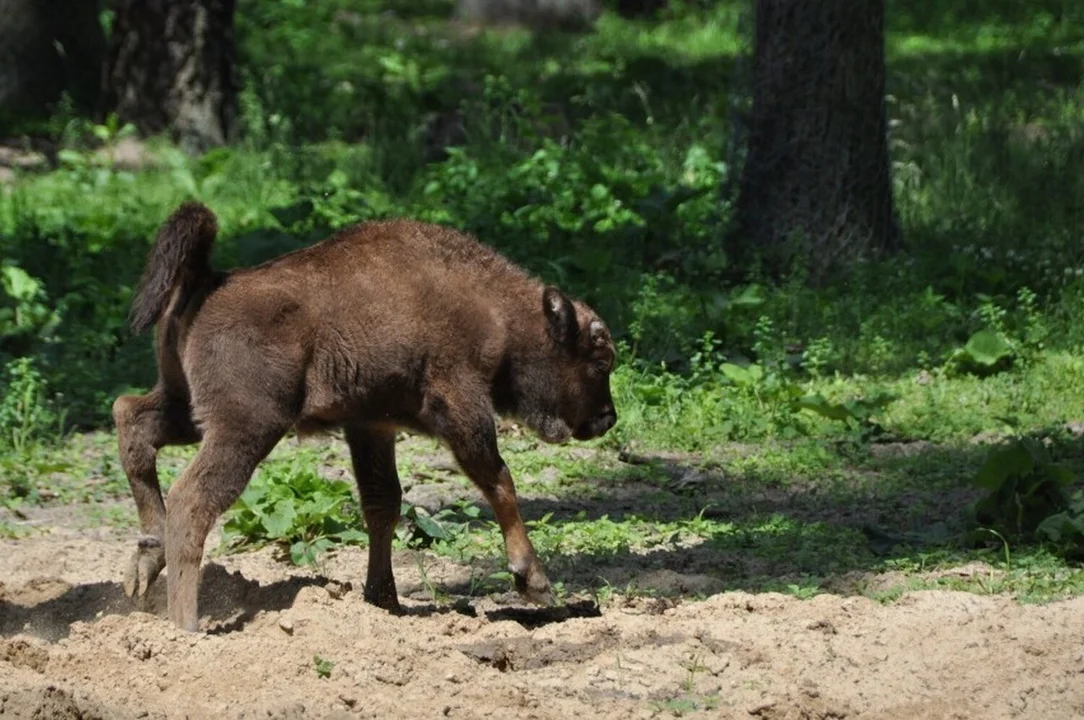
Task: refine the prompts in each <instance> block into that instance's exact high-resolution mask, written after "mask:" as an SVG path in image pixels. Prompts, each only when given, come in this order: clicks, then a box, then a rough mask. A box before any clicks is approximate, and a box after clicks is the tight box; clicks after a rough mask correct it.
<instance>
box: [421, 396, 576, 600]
mask: <svg viewBox="0 0 1084 720" xmlns="http://www.w3.org/2000/svg"><path fill="white" fill-rule="evenodd" d="M467 388H469V385H466V384H461V385H459V386H458V388H457V389H458V390H459V392H447V393H444V394H440V395H433V396H430V397H429V398H427V401H426V403H425V406H424V408H423V419H424V420H425V421H426V422H427V424H428V425H429V426H430V427H431V428H433V430H434V431H435V432H436V434H437V435H438V436H439V437H441V438H442V439H443V440H444V441H445V442H446V443H447V444H448V447H449V448H450V449H451V451H452V454H453V455H454V456H455V459H456V462H458V463H459V466H460V467H462V468H463V472H464V473H466V474H467V477H469V478H470V479H471V481H472V482H473V483H474V484H475V485H476V486H477V487H478V489H479V490H481V491H482V494H483V495H484V496H485V498H486V500H487V501H488V502H489V505H490V507H492V508H493V514H494V515H496V517H497V523H498V524H499V525H500V528H501V535H502V536H503V537H504V548H505V554H506V555H507V557H508V569H509V570H510V571H511V573H512V577H513V579H514V581H515V586H516V590H517V591H518V592H519V594H520V595H521V596H523V598H524V599H526V600H528V601H530V602H532V603H536V604H538V605H553V604H554V602H555V599H554V596H553V592H552V591H551V589H550V581H549V579H548V578H547V577H546V573H545V571H543V569H542V563H541V562H539V560H538V556H537V554H536V553H535V549H534V545H532V544H531V540H530V538H529V537H528V536H527V527H526V526H525V525H524V524H523V518H522V517H521V516H520V514H519V501H518V499H517V497H516V487H515V483H514V482H513V481H512V473H511V472H510V471H509V469H508V466H507V465H506V464H505V462H504V460H503V459H502V458H501V455H500V452H499V451H498V449H497V428H496V426H495V425H494V423H493V412H492V409H491V408H490V407H489V406H488V405H487V404H485V403H482V402H478V401H476V400H473V397H485V395H483V394H481V393H478V394H476V395H471V394H468V393H467V392H464V391H465V390H467Z"/></svg>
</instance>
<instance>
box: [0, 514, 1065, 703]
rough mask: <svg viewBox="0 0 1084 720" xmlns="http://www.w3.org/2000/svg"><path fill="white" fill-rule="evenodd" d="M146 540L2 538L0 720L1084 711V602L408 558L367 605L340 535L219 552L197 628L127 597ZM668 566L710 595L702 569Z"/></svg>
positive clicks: (71, 534) (359, 556) (160, 605)
mask: <svg viewBox="0 0 1084 720" xmlns="http://www.w3.org/2000/svg"><path fill="white" fill-rule="evenodd" d="M130 544H131V540H130V538H129V537H127V536H122V534H120V533H115V534H110V533H107V532H103V531H100V530H98V531H89V530H88V531H79V530H75V529H66V530H63V529H58V530H57V532H55V533H52V534H38V535H35V536H33V537H30V538H25V539H22V540H18V541H6V542H4V543H2V544H0V582H2V583H3V584H2V585H0V716H3V717H5V718H6V717H14V718H23V717H25V718H46V717H47V718H82V719H87V718H137V717H142V718H173V717H178V718H180V717H188V718H256V717H259V718H309V717H312V718H353V717H381V718H383V717H453V718H454V717H463V718H476V717H494V718H570V717H651V716H670V715H672V714H674V713H676V712H684V713H689V712H698V711H706V713H707V714H709V715H711V716H714V717H738V718H741V717H757V718H843V717H848V718H857V717H862V718H866V717H868V718H901V719H903V718H1008V717H1016V718H1070V717H1080V716H1081V715H1084V598H1078V599H1074V600H1068V601H1063V602H1058V603H1054V604H1051V605H1045V606H1036V605H1024V606H1022V605H1019V604H1017V603H1016V602H1014V601H1013V600H1012V599H1010V598H1007V597H996V596H988V597H981V596H977V595H972V594H966V593H952V592H940V591H938V592H932V591H923V592H914V593H910V594H907V595H905V596H904V597H903V598H902V599H901V600H899V601H897V602H895V603H893V604H891V605H881V604H878V603H876V602H874V601H872V600H869V599H866V598H863V597H843V596H838V595H821V596H818V597H816V598H813V599H812V600H805V601H801V600H797V599H794V598H790V597H787V596H783V595H778V594H772V593H767V594H749V593H740V592H739V593H721V594H716V595H713V596H711V597H710V598H709V599H708V600H706V601H703V602H691V601H681V600H674V599H648V598H641V599H626V598H618V599H616V600H614V601H613V602H612V603H610V604H608V605H606V606H604V607H602V608H601V609H600V608H598V607H596V606H594V605H593V604H592V603H590V602H587V601H583V602H578V603H576V602H573V603H570V604H569V605H568V606H567V607H565V608H563V609H557V610H542V609H535V608H530V607H525V606H522V605H519V604H517V603H516V602H515V600H512V599H508V598H501V599H491V598H473V599H469V600H468V599H466V598H460V599H458V600H457V601H456V602H454V603H440V604H438V603H434V602H433V601H432V600H431V599H429V596H428V594H427V592H426V589H425V585H424V584H423V583H422V578H421V576H420V573H419V571H418V569H417V565H416V563H415V562H414V559H413V556H411V555H403V556H401V557H398V558H397V560H396V564H397V567H396V573H397V578H398V579H399V584H400V592H401V594H402V595H403V596H404V605H405V607H406V608H407V610H408V612H407V614H406V615H405V616H403V617H393V616H390V615H388V614H386V613H385V612H383V611H381V610H378V609H376V608H374V607H371V606H369V605H367V604H365V603H364V602H363V601H362V599H361V595H360V587H361V584H362V581H363V578H364V573H365V554H364V552H361V551H358V550H356V549H347V550H344V551H343V552H341V553H339V554H338V555H337V556H335V557H334V558H332V559H330V560H329V561H328V562H327V563H325V564H324V565H323V566H322V567H321V568H320V573H319V574H316V573H314V572H311V571H305V570H301V569H298V568H292V567H290V566H287V565H284V564H282V563H279V562H277V561H276V560H275V559H274V557H273V555H272V553H271V552H270V551H260V552H255V553H246V554H243V555H239V556H232V557H226V558H217V559H214V560H212V561H210V562H208V563H207V564H206V565H205V570H204V583H203V596H202V599H201V609H202V611H203V614H204V618H203V623H204V627H205V628H206V630H207V632H206V633H203V634H199V635H189V634H185V633H182V632H179V631H177V630H175V629H174V628H173V627H172V626H171V625H170V624H169V623H168V622H167V621H166V620H165V619H164V611H165V603H164V592H163V591H164V582H163V581H162V580H160V581H159V583H158V585H157V587H156V590H157V593H156V594H155V596H154V597H153V598H152V602H151V604H150V606H149V607H147V608H146V609H147V611H148V612H138V611H135V610H134V609H133V608H132V607H131V605H130V603H129V602H128V600H127V598H125V597H124V594H123V592H122V590H121V586H120V581H121V572H122V567H123V561H124V559H125V558H126V556H127V555H128V552H129V550H130ZM428 562H429V567H428V569H427V572H426V576H427V578H428V581H429V582H431V583H433V584H434V585H436V586H438V587H441V588H445V589H446V588H449V587H455V586H460V585H462V584H466V583H468V582H469V570H468V569H466V568H462V567H458V566H456V565H454V564H452V563H446V562H443V561H435V560H432V559H430V560H429V561H428ZM434 563H435V565H434ZM656 574H657V575H659V577H658V578H656V580H658V581H659V582H660V583H661V584H664V585H666V584H671V585H676V586H682V587H683V586H686V585H687V586H689V587H692V588H694V590H693V591H697V590H707V588H702V587H698V583H701V584H702V582H703V580H702V578H698V577H696V576H689V577H683V576H682V574H681V573H678V572H675V571H663V572H658V573H656ZM663 575H665V576H666V577H662V576H663ZM646 581H647V580H646V579H645V582H646ZM317 658H319V660H318V659H317ZM325 661H326V662H325ZM318 670H319V671H318Z"/></svg>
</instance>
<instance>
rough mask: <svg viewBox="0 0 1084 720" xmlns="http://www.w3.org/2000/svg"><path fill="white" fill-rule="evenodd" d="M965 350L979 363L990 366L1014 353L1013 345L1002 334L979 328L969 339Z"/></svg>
mask: <svg viewBox="0 0 1084 720" xmlns="http://www.w3.org/2000/svg"><path fill="white" fill-rule="evenodd" d="M964 352H966V353H967V354H968V356H969V357H970V358H971V359H972V360H974V361H975V362H976V363H978V364H979V365H984V366H986V367H990V366H991V365H995V364H996V363H997V362H999V361H1000V360H1001V359H1002V358H1005V357H1008V356H1009V355H1010V354H1011V353H1012V346H1011V345H1009V343H1008V342H1006V340H1005V338H1003V337H1002V336H1001V335H1000V334H998V333H995V332H992V331H990V330H979V331H978V332H977V333H975V334H974V335H972V336H971V337H970V339H968V341H967V344H966V345H965V346H964Z"/></svg>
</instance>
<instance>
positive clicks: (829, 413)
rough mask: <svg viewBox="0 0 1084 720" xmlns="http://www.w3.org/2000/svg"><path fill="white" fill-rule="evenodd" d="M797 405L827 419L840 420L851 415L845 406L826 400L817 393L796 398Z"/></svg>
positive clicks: (844, 419) (846, 418)
mask: <svg viewBox="0 0 1084 720" xmlns="http://www.w3.org/2000/svg"><path fill="white" fill-rule="evenodd" d="M798 407H799V408H800V409H804V410H809V411H811V412H814V413H816V414H817V415H820V416H821V417H824V418H828V419H829V420H839V421H841V422H842V421H846V420H848V419H850V418H852V417H853V414H852V413H851V411H850V410H848V409H847V408H846V407H845V406H843V405H840V404H838V403H832V402H828V400H827V399H826V398H825V397H824V396H823V395H820V394H819V393H818V394H817V395H806V396H805V397H802V398H800V399H799V400H798Z"/></svg>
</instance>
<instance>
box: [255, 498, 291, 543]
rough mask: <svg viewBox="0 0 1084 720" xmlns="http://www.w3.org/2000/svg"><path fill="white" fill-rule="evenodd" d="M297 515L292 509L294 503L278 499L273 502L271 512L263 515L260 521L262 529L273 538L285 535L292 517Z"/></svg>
mask: <svg viewBox="0 0 1084 720" xmlns="http://www.w3.org/2000/svg"><path fill="white" fill-rule="evenodd" d="M296 517H297V510H295V509H294V505H293V503H292V502H290V501H289V500H279V501H278V502H277V503H275V507H274V509H272V510H271V512H269V513H267V514H266V515H264V516H263V517H262V518H261V519H260V521H261V522H262V523H263V526H264V529H265V530H267V534H268V535H269V536H271V537H273V538H282V537H285V536H286V534H287V533H288V532H289V530H290V528H291V527H293V524H294V519H295V518H296Z"/></svg>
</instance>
